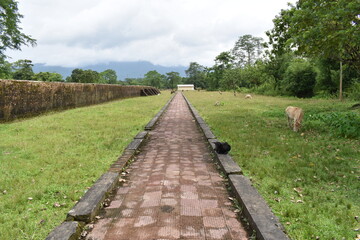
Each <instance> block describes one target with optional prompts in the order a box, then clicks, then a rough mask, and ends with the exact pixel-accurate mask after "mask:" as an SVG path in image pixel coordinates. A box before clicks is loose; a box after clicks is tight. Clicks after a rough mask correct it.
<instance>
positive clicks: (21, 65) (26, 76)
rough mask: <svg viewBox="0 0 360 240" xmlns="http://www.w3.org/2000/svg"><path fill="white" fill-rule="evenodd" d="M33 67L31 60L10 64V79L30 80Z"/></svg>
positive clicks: (32, 74)
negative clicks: (11, 71) (11, 70)
mask: <svg viewBox="0 0 360 240" xmlns="http://www.w3.org/2000/svg"><path fill="white" fill-rule="evenodd" d="M33 66H34V65H33V64H32V61H31V60H27V59H21V60H18V61H16V62H14V63H13V64H12V69H13V74H12V77H13V78H14V79H16V80H32V79H33V76H34V71H33V69H32V67H33Z"/></svg>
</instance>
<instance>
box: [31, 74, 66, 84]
mask: <svg viewBox="0 0 360 240" xmlns="http://www.w3.org/2000/svg"><path fill="white" fill-rule="evenodd" d="M33 80H36V81H43V82H63V81H64V79H63V77H62V75H61V74H60V73H51V72H39V73H36V74H34V76H33Z"/></svg>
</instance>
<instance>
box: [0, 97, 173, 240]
mask: <svg viewBox="0 0 360 240" xmlns="http://www.w3.org/2000/svg"><path fill="white" fill-rule="evenodd" d="M169 98H170V94H169V93H168V92H165V93H163V94H162V95H159V96H151V97H139V98H131V99H125V100H120V101H114V102H110V103H106V104H101V105H95V106H90V107H83V108H78V109H72V110H67V111H63V112H55V113H49V114H46V115H42V116H38V117H35V118H30V119H23V120H20V121H17V122H12V123H3V124H0V136H1V138H0V166H1V167H0V239H9V240H10V239H44V238H45V237H46V236H47V235H48V234H49V232H50V231H52V229H53V228H54V227H56V226H57V225H59V224H60V223H61V222H62V221H63V220H65V217H66V213H67V212H68V211H69V210H70V209H71V208H72V206H73V205H74V204H75V202H76V201H77V200H78V199H79V198H80V197H81V196H83V194H84V192H85V191H86V190H87V188H88V187H90V186H92V184H93V183H94V182H95V181H96V180H97V179H98V178H99V177H100V176H101V175H102V174H103V173H104V172H105V171H107V169H108V168H109V167H110V165H111V164H112V163H113V162H114V161H116V159H117V157H118V156H119V155H121V153H122V151H123V150H124V148H125V147H126V146H127V145H128V144H129V143H130V142H131V141H132V138H133V137H134V136H135V135H136V134H137V133H138V132H139V131H142V130H143V128H144V126H145V125H146V124H147V123H148V122H149V121H150V119H151V118H152V117H153V116H154V115H155V114H156V113H157V112H158V111H159V110H160V109H161V108H162V107H163V106H164V104H165V103H166V102H167V101H168V100H169ZM57 204H59V205H60V206H55V205H57Z"/></svg>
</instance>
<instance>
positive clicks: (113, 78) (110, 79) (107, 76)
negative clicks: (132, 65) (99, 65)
mask: <svg viewBox="0 0 360 240" xmlns="http://www.w3.org/2000/svg"><path fill="white" fill-rule="evenodd" d="M117 82H118V81H117V75H116V72H115V71H114V70H112V69H107V70H105V71H103V72H101V73H100V83H108V84H116V83H117Z"/></svg>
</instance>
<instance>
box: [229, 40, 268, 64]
mask: <svg viewBox="0 0 360 240" xmlns="http://www.w3.org/2000/svg"><path fill="white" fill-rule="evenodd" d="M263 42H264V40H263V39H262V38H261V37H254V36H252V35H250V34H247V35H243V36H240V37H239V39H238V40H237V41H236V43H235V46H234V47H233V49H232V50H231V53H232V55H233V56H234V57H235V63H236V65H237V66H244V65H247V66H250V65H252V64H254V63H255V61H256V60H257V59H259V58H260V56H261V53H262V50H263Z"/></svg>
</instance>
